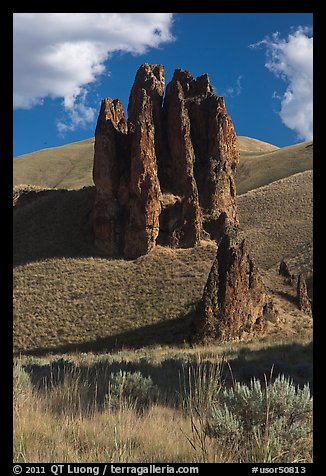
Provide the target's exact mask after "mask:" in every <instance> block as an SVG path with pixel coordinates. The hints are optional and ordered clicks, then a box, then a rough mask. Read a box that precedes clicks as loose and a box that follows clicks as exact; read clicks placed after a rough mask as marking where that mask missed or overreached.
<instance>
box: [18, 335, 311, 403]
mask: <svg viewBox="0 0 326 476" xmlns="http://www.w3.org/2000/svg"><path fill="white" fill-rule="evenodd" d="M140 355H142V354H140ZM214 357H215V358H216V357H217V355H214V354H212V352H207V355H205V352H203V351H201V359H200V366H199V364H198V362H199V361H198V356H197V355H196V354H195V353H186V352H184V351H182V350H180V351H179V352H175V354H173V355H170V356H168V357H167V358H165V359H163V360H162V361H161V362H159V363H154V362H152V361H151V357H150V356H149V355H146V353H145V354H143V356H142V357H140V358H139V359H138V360H137V361H134V362H130V361H127V360H123V354H121V360H119V358H118V357H116V359H117V360H114V356H112V355H110V354H107V355H102V356H99V357H98V359H97V360H96V359H95V358H94V360H93V362H92V363H90V364H79V365H77V364H75V363H74V362H73V361H72V360H65V359H64V358H60V359H57V360H53V361H52V362H51V363H50V364H46V365H42V364H38V363H31V364H27V365H25V366H24V368H25V370H26V371H27V373H28V374H29V375H30V378H31V382H32V384H33V385H34V386H35V388H37V389H38V390H42V389H45V390H46V391H48V390H49V389H51V388H53V387H56V386H58V385H61V384H63V383H64V382H66V383H67V378H68V379H69V377H70V378H72V381H78V385H81V387H80V388H86V387H87V388H88V389H89V390H90V394H89V397H90V398H93V401H94V398H96V402H97V404H98V405H99V407H103V406H104V403H105V399H106V395H107V393H108V386H109V381H110V377H111V374H116V373H118V372H120V371H123V372H130V373H135V372H140V373H141V375H142V376H143V377H145V378H148V377H150V378H151V380H152V382H153V384H154V385H155V386H156V387H157V388H158V390H159V392H158V397H157V399H158V401H159V402H160V403H162V404H167V405H171V406H175V405H180V404H182V400H183V399H184V398H185V395H186V394H189V386H194V388H193V389H192V391H194V389H195V387H196V385H198V375H199V374H198V369H200V371H201V376H203V375H206V376H207V377H209V378H212V376H215V378H220V380H221V381H222V382H223V384H224V385H225V386H230V385H231V384H232V383H233V382H234V381H238V382H243V383H248V382H249V381H250V380H251V379H252V378H254V377H255V378H257V379H259V380H261V382H262V383H264V382H265V378H266V377H267V380H268V382H270V381H273V380H274V379H275V378H276V377H277V376H278V375H284V376H285V377H287V378H290V379H291V380H292V381H293V383H294V384H296V385H299V386H301V387H302V386H303V385H304V384H306V383H309V384H310V387H312V344H306V345H301V344H287V345H276V346H273V347H268V348H264V349H260V350H252V349H250V348H249V347H244V348H242V350H241V352H240V354H239V355H238V356H237V357H236V358H235V357H233V356H232V355H229V356H228V355H227V354H225V355H224V360H223V362H224V363H223V364H222V365H219V366H217V365H216V363H214V362H213V361H212V360H211V359H212V358H214ZM219 357H222V355H220V356H219ZM189 375H191V378H190V379H189ZM68 382H69V380H68ZM89 397H88V398H89Z"/></svg>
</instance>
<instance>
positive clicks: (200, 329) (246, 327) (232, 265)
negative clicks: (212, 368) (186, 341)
mask: <svg viewBox="0 0 326 476" xmlns="http://www.w3.org/2000/svg"><path fill="white" fill-rule="evenodd" d="M271 312H274V311H273V306H272V305H271V303H270V301H269V299H268V295H267V294H266V290H265V286H264V284H263V282H262V279H261V276H260V274H259V272H258V269H257V268H256V266H255V264H254V262H253V260H252V259H251V257H250V255H249V253H248V251H247V250H246V246H245V242H244V241H238V239H237V238H236V237H230V235H224V237H223V238H222V239H221V241H220V244H219V247H218V251H217V256H216V259H215V261H214V263H213V266H212V269H211V271H210V273H209V276H208V280H207V283H206V286H205V289H204V293H203V297H202V299H201V301H200V302H199V303H198V306H197V309H196V312H195V315H194V320H193V341H194V342H200V343H209V342H222V341H229V340H238V339H241V338H242V337H243V336H244V335H245V334H246V333H250V334H252V333H256V332H259V331H261V330H262V329H263V328H264V323H265V321H266V318H267V314H268V317H269V319H270V316H269V314H270V313H271Z"/></svg>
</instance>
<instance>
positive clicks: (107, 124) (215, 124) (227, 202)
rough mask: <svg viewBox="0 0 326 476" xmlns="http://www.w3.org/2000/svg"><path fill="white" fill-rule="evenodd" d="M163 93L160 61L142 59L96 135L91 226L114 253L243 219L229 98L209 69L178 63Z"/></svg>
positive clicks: (186, 239)
mask: <svg viewBox="0 0 326 476" xmlns="http://www.w3.org/2000/svg"><path fill="white" fill-rule="evenodd" d="M163 95H164V68H163V66H162V65H157V64H155V65H149V64H144V65H142V66H141V67H140V68H139V70H138V71H137V74H136V77H135V82H134V85H133V87H132V89H131V92H130V98H129V105H128V116H129V117H128V120H127V119H126V118H125V116H124V113H123V109H122V105H121V102H120V101H119V100H118V99H116V100H114V101H113V100H112V99H110V98H107V99H104V100H103V101H102V106H101V110H100V114H99V118H98V123H97V127H96V133H95V154H94V172H93V177H94V183H95V186H96V200H95V204H94V208H93V214H92V219H93V230H94V235H95V243H96V245H97V246H98V247H99V248H101V249H102V250H104V251H105V252H106V253H108V254H109V255H113V256H114V255H124V256H125V257H128V258H134V257H137V256H139V255H142V254H144V253H147V252H148V251H150V250H151V249H153V248H154V247H155V244H156V242H159V243H161V244H168V245H171V246H181V247H191V246H195V245H196V244H198V243H199V240H200V238H201V236H202V233H203V230H205V231H206V232H208V233H209V234H210V236H211V237H212V238H214V239H219V238H220V237H221V236H222V235H223V233H224V232H225V229H226V227H228V226H233V227H237V226H238V225H239V222H238V217H237V210H236V202H235V196H236V193H235V184H234V175H235V172H236V167H237V164H238V161H239V157H240V153H239V148H238V144H237V138H236V134H235V132H234V128H233V124H232V121H231V119H230V117H229V116H228V114H227V112H226V108H225V104H224V100H223V98H222V97H217V96H216V95H215V94H214V92H213V88H212V86H211V84H210V81H209V77H208V75H207V74H205V75H202V76H200V77H198V78H197V79H194V77H193V76H192V75H191V74H190V73H189V72H188V71H182V70H180V69H177V70H176V71H175V73H174V76H173V78H172V81H171V82H170V83H169V84H168V85H167V88H166V95H165V98H164V102H163Z"/></svg>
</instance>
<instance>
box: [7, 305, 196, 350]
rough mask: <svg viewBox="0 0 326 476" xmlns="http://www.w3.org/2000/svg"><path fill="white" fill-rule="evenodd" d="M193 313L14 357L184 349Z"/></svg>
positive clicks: (39, 348)
mask: <svg viewBox="0 0 326 476" xmlns="http://www.w3.org/2000/svg"><path fill="white" fill-rule="evenodd" d="M191 315H192V314H191V312H189V313H188V314H187V315H184V316H182V317H179V318H177V319H169V320H167V321H162V322H156V323H155V324H149V325H146V326H142V327H139V328H137V329H131V330H128V331H125V332H121V333H119V334H116V335H112V336H108V337H103V338H98V339H96V340H92V341H88V342H81V343H74V344H73V343H72V344H62V345H60V346H57V347H43V348H41V347H37V348H35V349H29V350H26V351H21V352H20V351H16V352H14V356H18V355H20V354H23V355H34V356H42V355H46V354H64V353H69V352H97V353H99V352H111V351H118V350H121V349H126V348H131V349H140V348H142V347H146V346H154V345H176V346H178V345H183V344H184V343H185V342H187V341H188V339H189V329H190V327H189V326H190V322H191Z"/></svg>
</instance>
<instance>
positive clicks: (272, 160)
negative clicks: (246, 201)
mask: <svg viewBox="0 0 326 476" xmlns="http://www.w3.org/2000/svg"><path fill="white" fill-rule="evenodd" d="M240 147H241V142H240ZM253 149H254V148H253ZM256 149H258V150H255V149H254V150H243V151H242V152H241V159H240V163H239V166H238V169H237V175H236V186H237V194H238V195H241V194H243V193H245V192H248V191H249V190H253V189H256V188H258V187H262V186H263V185H268V184H269V183H272V182H275V181H276V180H280V179H282V178H285V177H289V176H291V175H293V174H297V173H299V172H304V171H306V170H312V168H313V143H312V142H303V143H301V144H296V145H292V146H289V147H282V148H281V149H276V150H268V149H267V148H265V150H263V149H264V148H263V147H262V148H261V149H262V150H261V151H259V147H256Z"/></svg>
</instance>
